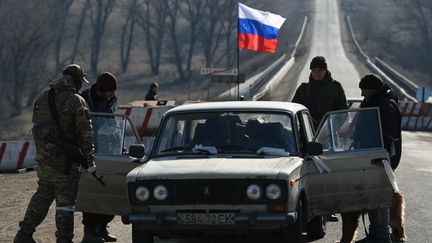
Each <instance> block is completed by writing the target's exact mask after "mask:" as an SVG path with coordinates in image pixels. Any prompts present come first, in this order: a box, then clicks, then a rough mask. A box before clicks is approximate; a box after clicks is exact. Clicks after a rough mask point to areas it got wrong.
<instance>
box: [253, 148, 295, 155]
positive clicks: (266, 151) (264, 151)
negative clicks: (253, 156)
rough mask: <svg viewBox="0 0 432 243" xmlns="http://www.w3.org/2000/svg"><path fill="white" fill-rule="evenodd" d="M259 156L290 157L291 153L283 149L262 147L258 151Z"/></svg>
mask: <svg viewBox="0 0 432 243" xmlns="http://www.w3.org/2000/svg"><path fill="white" fill-rule="evenodd" d="M256 153H257V154H263V155H270V156H289V155H290V153H289V152H287V151H285V149H282V148H273V147H261V148H260V149H258V150H257V151H256Z"/></svg>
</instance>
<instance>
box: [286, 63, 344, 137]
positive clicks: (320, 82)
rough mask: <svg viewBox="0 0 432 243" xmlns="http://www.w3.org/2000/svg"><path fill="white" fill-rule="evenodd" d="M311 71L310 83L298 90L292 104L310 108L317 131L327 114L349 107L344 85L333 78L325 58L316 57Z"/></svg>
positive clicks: (303, 84) (311, 64)
mask: <svg viewBox="0 0 432 243" xmlns="http://www.w3.org/2000/svg"><path fill="white" fill-rule="evenodd" d="M310 69H311V73H310V76H309V82H308V83H302V84H301V85H300V86H299V87H298V88H297V90H296V92H295V95H294V98H293V100H292V102H295V103H300V104H302V105H304V106H306V108H308V110H309V112H310V114H311V117H312V120H313V125H314V127H315V129H316V128H317V127H318V124H319V123H320V121H321V119H322V118H323V116H324V114H325V113H327V112H329V111H335V110H344V109H348V105H347V100H346V97H345V92H344V90H343V88H342V85H341V84H340V83H339V82H338V81H336V80H334V79H333V78H332V75H331V73H330V71H329V70H328V69H327V63H326V59H325V58H324V57H323V56H316V57H314V58H313V59H312V61H311V63H310Z"/></svg>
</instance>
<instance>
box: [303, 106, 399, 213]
mask: <svg viewBox="0 0 432 243" xmlns="http://www.w3.org/2000/svg"><path fill="white" fill-rule="evenodd" d="M314 141H315V142H319V143H321V144H322V146H323V154H321V155H318V156H310V157H308V158H306V159H305V162H304V167H303V172H302V173H303V178H304V180H305V183H306V184H305V185H307V186H305V188H306V192H307V195H308V206H309V213H310V214H311V216H313V215H325V214H330V213H338V212H349V211H357V210H365V209H373V208H379V207H390V205H391V200H392V196H393V193H394V190H396V188H395V187H396V184H395V181H394V175H393V172H392V170H391V168H390V166H389V164H390V160H389V155H388V153H387V151H386V150H385V149H384V147H383V139H382V135H381V124H380V119H379V112H378V109H377V108H367V109H355V110H345V111H336V112H331V113H328V114H326V116H325V118H324V120H323V121H322V122H321V124H320V127H319V128H318V132H317V133H316V136H315V138H314Z"/></svg>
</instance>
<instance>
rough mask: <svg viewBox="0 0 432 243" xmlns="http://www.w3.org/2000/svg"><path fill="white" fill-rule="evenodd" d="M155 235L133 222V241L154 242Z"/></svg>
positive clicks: (134, 242)
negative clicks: (139, 227) (145, 231)
mask: <svg viewBox="0 0 432 243" xmlns="http://www.w3.org/2000/svg"><path fill="white" fill-rule="evenodd" d="M153 242H154V236H153V235H151V234H148V233H144V232H143V231H142V230H140V229H138V228H137V227H136V226H134V225H133V224H132V243H153Z"/></svg>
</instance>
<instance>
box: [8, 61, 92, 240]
mask: <svg viewBox="0 0 432 243" xmlns="http://www.w3.org/2000/svg"><path fill="white" fill-rule="evenodd" d="M82 82H87V83H88V81H87V80H86V79H85V73H84V71H83V69H82V68H81V67H80V66H79V65H77V64H71V65H68V66H67V67H66V68H65V69H64V70H63V78H61V79H59V80H58V81H57V82H55V83H53V84H50V89H49V90H47V91H45V92H44V93H43V94H42V95H41V96H39V97H38V98H37V99H36V102H35V104H34V108H33V117H32V121H33V128H32V133H33V138H34V143H35V147H36V161H37V164H38V166H37V176H38V188H37V190H36V192H35V193H34V194H33V197H32V198H31V200H30V202H29V205H28V207H27V211H26V213H25V216H24V219H23V220H22V221H21V222H20V223H19V226H20V230H19V231H18V232H17V234H16V236H15V239H14V242H15V243H21V242H24V243H28V242H36V241H35V240H34V239H33V237H32V235H33V233H34V232H35V231H36V227H37V226H38V225H39V224H40V223H42V221H43V220H44V218H45V217H46V215H47V212H48V209H49V207H50V205H51V204H52V202H53V200H54V199H55V201H56V214H55V217H56V227H57V231H56V233H55V236H56V238H57V243H70V242H72V239H73V237H74V234H73V230H74V208H75V200H76V196H77V193H78V185H79V180H80V176H81V169H80V165H81V166H82V167H84V168H87V171H88V172H89V173H94V172H96V165H95V164H94V146H93V129H92V124H91V120H90V116H89V111H88V108H87V104H86V102H85V100H84V99H83V98H82V97H81V96H79V95H78V91H79V89H80V88H81V86H82Z"/></svg>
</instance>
